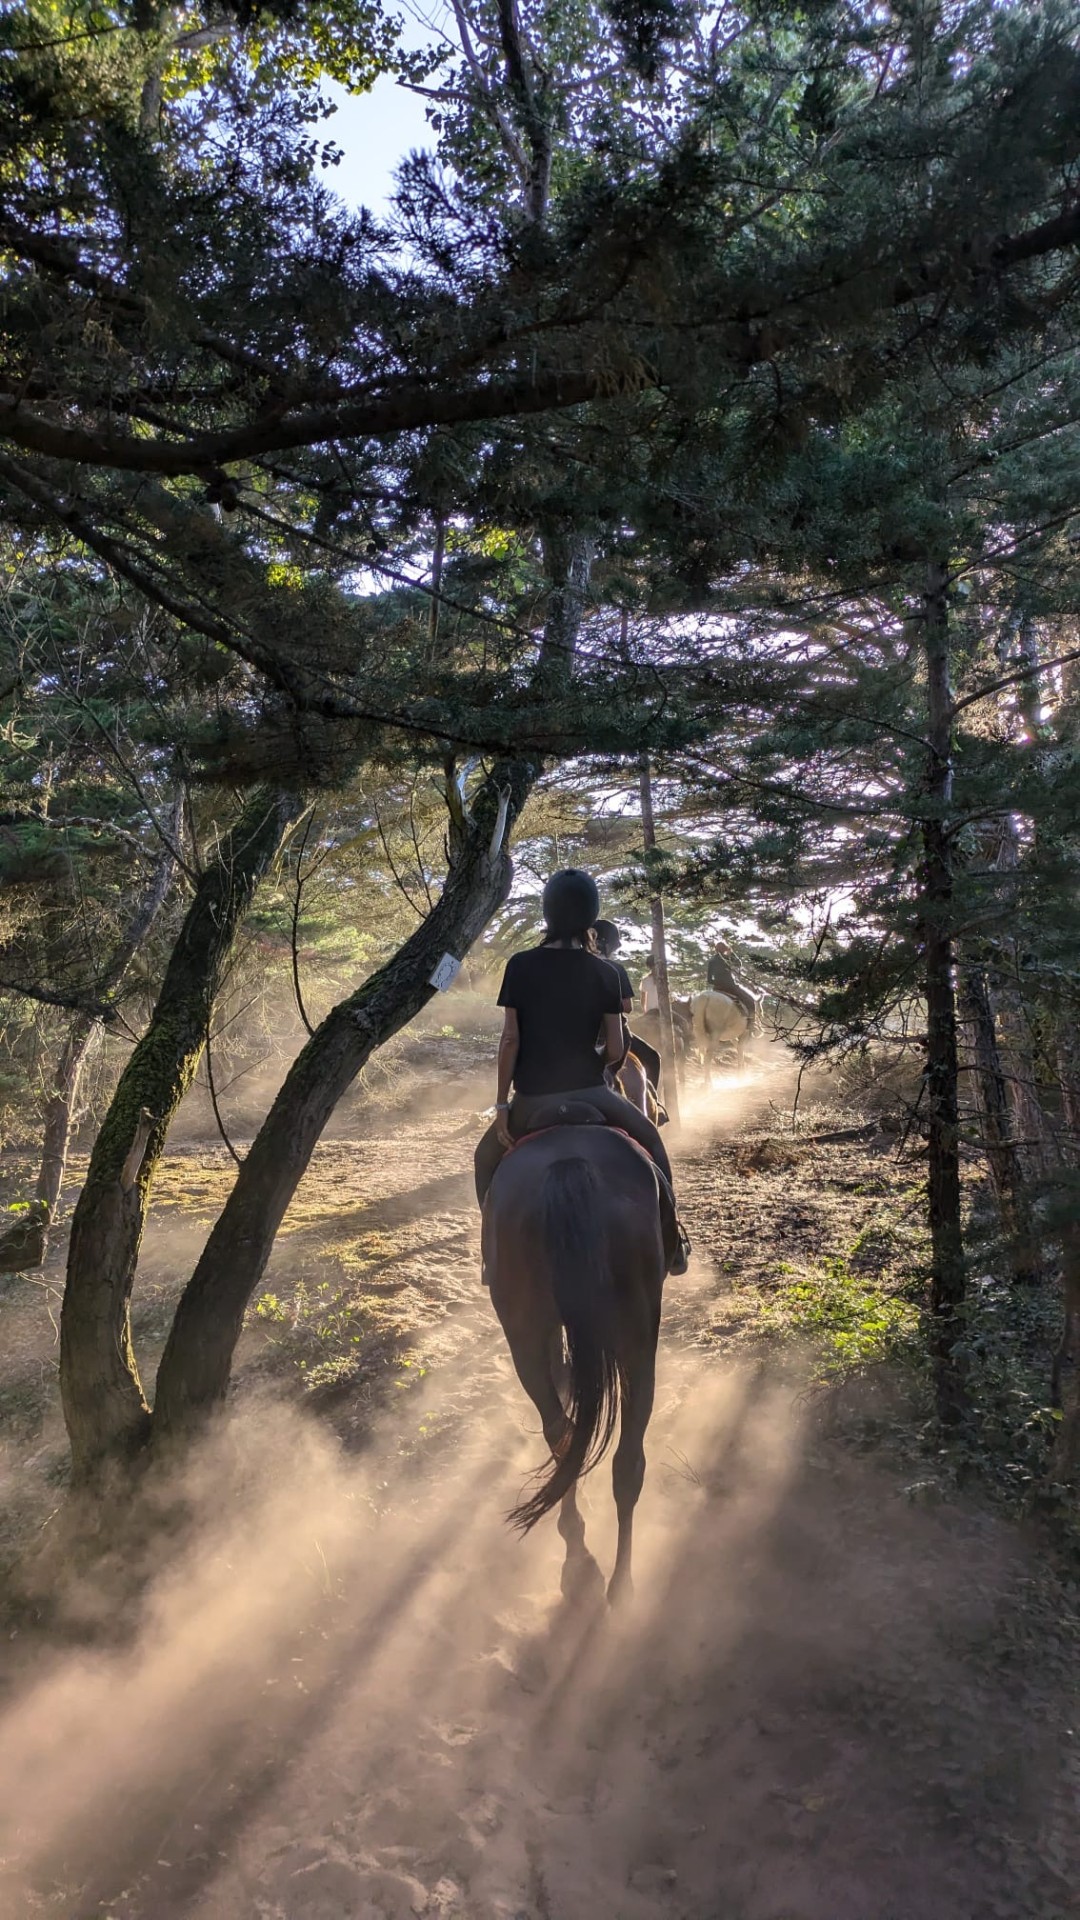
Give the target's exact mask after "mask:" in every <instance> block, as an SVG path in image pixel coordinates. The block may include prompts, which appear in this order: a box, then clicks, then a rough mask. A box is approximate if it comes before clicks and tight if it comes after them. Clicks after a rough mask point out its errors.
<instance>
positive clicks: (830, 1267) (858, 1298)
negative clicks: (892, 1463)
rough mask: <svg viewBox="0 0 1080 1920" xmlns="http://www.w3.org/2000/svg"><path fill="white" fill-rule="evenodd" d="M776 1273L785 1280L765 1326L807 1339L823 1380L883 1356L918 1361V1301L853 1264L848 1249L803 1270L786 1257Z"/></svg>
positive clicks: (767, 1307) (765, 1313) (767, 1309)
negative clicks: (895, 1290) (867, 1274)
mask: <svg viewBox="0 0 1080 1920" xmlns="http://www.w3.org/2000/svg"><path fill="white" fill-rule="evenodd" d="M776 1273H777V1278H778V1280H780V1281H781V1285H780V1287H779V1288H778V1289H777V1291H776V1292H775V1293H774V1294H773V1295H772V1296H771V1298H769V1299H768V1300H767V1301H766V1302H765V1304H764V1306H763V1308H762V1313H761V1321H762V1326H763V1328H764V1329H765V1330H766V1331H768V1332H771V1333H778V1334H781V1335H785V1334H791V1335H798V1336H799V1337H800V1338H802V1339H803V1340H806V1341H807V1342H808V1343H809V1346H810V1350H811V1352H812V1353H813V1355H814V1361H815V1366H816V1370H817V1373H818V1377H819V1378H820V1379H821V1380H823V1381H835V1380H840V1379H844V1378H846V1377H848V1376H850V1375H851V1374H852V1373H854V1372H860V1371H862V1370H863V1369H865V1368H867V1367H871V1366H880V1365H881V1364H882V1363H883V1362H885V1361H894V1362H896V1361H900V1362H903V1363H905V1364H910V1365H917V1364H918V1363H919V1361H920V1359H921V1348H922V1338H921V1332H920V1327H921V1318H922V1316H921V1313H920V1310H919V1307H918V1306H917V1305H916V1304H915V1302H914V1301H913V1300H911V1299H907V1298H905V1297H904V1296H903V1295H902V1294H900V1293H897V1292H893V1291H889V1290H888V1289H886V1288H885V1287H883V1286H881V1285H880V1284H878V1283H877V1282H875V1281H874V1280H872V1279H870V1278H868V1277H867V1276H866V1275H865V1274H861V1273H859V1272H857V1271H856V1270H854V1269H853V1267H852V1265H851V1257H850V1255H843V1254H841V1255H826V1257H825V1258H824V1259H823V1260H821V1261H820V1262H819V1263H817V1264H816V1265H815V1266H814V1267H812V1268H811V1269H810V1270H809V1271H808V1272H804V1273H799V1272H797V1271H796V1270H795V1269H794V1268H793V1267H792V1266H790V1265H789V1264H788V1263H787V1262H784V1261H782V1262H780V1264H779V1266H778V1267H777V1269H776Z"/></svg>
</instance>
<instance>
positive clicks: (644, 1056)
mask: <svg viewBox="0 0 1080 1920" xmlns="http://www.w3.org/2000/svg"><path fill="white" fill-rule="evenodd" d="M593 934H594V936H595V939H596V945H597V947H598V949H599V951H600V953H601V954H602V956H603V958H604V959H605V960H608V961H610V963H611V965H612V966H613V967H614V969H615V971H616V973H617V974H618V976H619V984H620V986H621V987H622V996H623V1003H622V1008H623V1013H624V1014H629V1013H630V1012H631V1011H632V1009H633V1005H634V989H633V986H632V984H631V981H630V975H629V974H628V973H627V971H626V968H625V967H624V966H622V965H621V963H620V962H619V961H618V960H616V958H615V955H616V954H617V953H618V951H619V948H620V946H621V945H622V934H621V933H620V932H619V929H618V927H617V926H616V925H615V922H614V921H613V920H598V921H597V922H596V925H595V927H594V928H593ZM646 1011H647V1009H646V1008H644V1007H643V1008H642V1012H646ZM626 1037H627V1041H628V1045H629V1048H630V1050H631V1051H632V1052H633V1053H635V1054H636V1055H637V1058H638V1059H639V1060H640V1061H641V1064H642V1066H643V1067H644V1069H645V1077H646V1079H647V1080H648V1082H649V1085H650V1086H651V1087H652V1090H653V1092H654V1093H655V1094H656V1096H657V1098H658V1099H659V1094H660V1065H661V1062H660V1055H659V1054H658V1053H657V1051H656V1048H655V1047H654V1046H651V1045H650V1043H649V1042H648V1040H643V1039H642V1038H641V1035H640V1034H637V1033H631V1031H630V1028H629V1024H627V1025H626Z"/></svg>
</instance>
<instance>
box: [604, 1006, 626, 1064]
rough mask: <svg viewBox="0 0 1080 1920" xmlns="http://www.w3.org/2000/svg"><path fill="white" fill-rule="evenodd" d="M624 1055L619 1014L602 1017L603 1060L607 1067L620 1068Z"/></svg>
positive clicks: (621, 1018)
mask: <svg viewBox="0 0 1080 1920" xmlns="http://www.w3.org/2000/svg"><path fill="white" fill-rule="evenodd" d="M625 1053H626V1042H625V1040H624V1038H623V1017H622V1014H621V1013H605V1015H604V1059H605V1060H606V1061H607V1064H608V1066H609V1067H621V1066H622V1063H623V1057H624V1055H625Z"/></svg>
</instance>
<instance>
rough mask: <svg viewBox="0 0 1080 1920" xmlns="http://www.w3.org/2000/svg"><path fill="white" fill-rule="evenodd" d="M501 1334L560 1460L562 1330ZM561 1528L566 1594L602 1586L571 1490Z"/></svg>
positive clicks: (512, 1330)
mask: <svg viewBox="0 0 1080 1920" xmlns="http://www.w3.org/2000/svg"><path fill="white" fill-rule="evenodd" d="M503 1330H504V1332H505V1334H506V1338H507V1342H508V1345H509V1347H510V1357H511V1359H512V1360H513V1362H514V1369H515V1372H516V1373H517V1377H518V1379H519V1380H520V1381H521V1384H522V1386H523V1387H524V1389H525V1391H526V1393H527V1394H528V1396H529V1399H530V1400H531V1401H532V1403H533V1405H534V1407H535V1408H536V1411H537V1413H538V1414H539V1415H540V1419H541V1423H542V1425H543V1428H544V1439H545V1440H546V1441H547V1443H548V1446H549V1447H550V1448H551V1451H552V1453H553V1454H555V1455H557V1454H558V1451H559V1448H560V1446H561V1444H562V1441H563V1438H564V1436H565V1433H566V1429H567V1418H566V1410H565V1408H564V1406H563V1401H562V1392H563V1390H564V1388H565V1383H566V1361H565V1354H564V1349H563V1332H562V1327H561V1326H559V1325H556V1326H555V1327H554V1328H552V1329H550V1330H549V1331H548V1332H546V1333H545V1334H543V1335H542V1336H540V1337H539V1338H537V1337H536V1336H535V1334H534V1333H533V1332H532V1331H531V1330H530V1331H526V1330H524V1329H522V1328H519V1327H513V1328H511V1327H509V1326H507V1325H506V1323H505V1321H504V1323H503ZM558 1527H559V1533H560V1535H561V1536H562V1539H563V1540H564V1541H565V1543H566V1558H565V1560H564V1561H563V1569H562V1578H561V1585H562V1591H563V1593H564V1594H567V1595H571V1594H573V1595H578V1594H583V1593H586V1592H588V1591H589V1589H590V1588H593V1587H597V1586H602V1585H603V1575H602V1574H601V1572H600V1568H599V1567H598V1565H597V1563H596V1561H595V1560H594V1559H593V1556H592V1554H591V1553H590V1552H589V1549H588V1547H587V1546H586V1545H585V1522H584V1521H583V1519H582V1517H581V1514H580V1513H579V1511H578V1504H577V1489H576V1487H571V1488H570V1491H569V1493H567V1494H566V1495H565V1496H564V1498H563V1500H562V1503H561V1505H560V1507H559V1520H558Z"/></svg>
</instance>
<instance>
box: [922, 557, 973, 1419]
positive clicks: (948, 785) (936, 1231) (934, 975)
mask: <svg viewBox="0 0 1080 1920" xmlns="http://www.w3.org/2000/svg"><path fill="white" fill-rule="evenodd" d="M923 634H924V647H925V657H926V679H927V723H928V724H927V756H926V770H925V777H924V783H923V796H924V811H923V816H922V845H923V862H922V876H921V889H920V892H921V898H920V902H919V919H920V923H921V933H922V943H923V961H924V967H925V983H926V1015H927V1018H926V1094H927V1113H928V1121H929V1141H928V1201H929V1214H930V1242H931V1255H932V1278H931V1292H930V1310H931V1315H932V1319H933V1349H934V1358H935V1363H936V1369H937V1398H938V1412H939V1414H940V1417H941V1419H942V1420H943V1421H944V1422H945V1424H947V1425H950V1426H954V1425H956V1424H957V1423H958V1422H959V1421H960V1420H961V1419H962V1417H963V1414H964V1412H965V1409H966V1400H967V1396H966V1390H965V1381H964V1367H963V1364H962V1361H961V1359H960V1353H959V1340H960V1335H961V1331H962V1327H961V1316H962V1312H963V1306H964V1297H965V1276H964V1243H963V1235H962V1231H961V1222H960V1127H959V1117H960V1116H959V1100H958V1079H959V1056H958V1049H957V1030H956V985H955V977H954V953H953V895H954V873H953V845H952V835H951V832H950V824H949V814H950V811H951V807H952V789H953V696H952V686H951V680H950V666H951V662H950V634H949V606H948V569H947V567H946V566H945V564H944V563H943V562H940V561H932V562H931V563H930V566H929V567H928V570H927V580H926V589H925V592H924V594H923Z"/></svg>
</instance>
